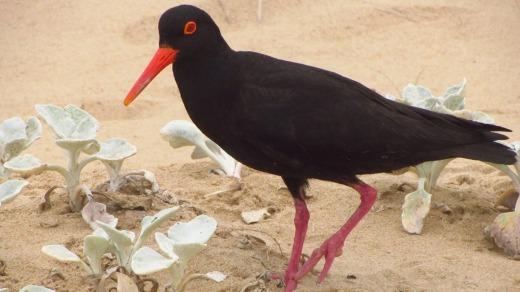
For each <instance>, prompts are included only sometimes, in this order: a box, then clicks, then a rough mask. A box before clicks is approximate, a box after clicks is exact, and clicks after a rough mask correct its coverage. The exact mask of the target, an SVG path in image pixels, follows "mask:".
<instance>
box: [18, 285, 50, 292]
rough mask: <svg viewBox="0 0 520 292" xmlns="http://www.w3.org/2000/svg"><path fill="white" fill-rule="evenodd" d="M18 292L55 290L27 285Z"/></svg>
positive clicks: (48, 291)
mask: <svg viewBox="0 0 520 292" xmlns="http://www.w3.org/2000/svg"><path fill="white" fill-rule="evenodd" d="M18 292H55V290H52V289H49V288H45V287H42V286H35V285H28V286H25V287H23V288H22V289H20V291H18Z"/></svg>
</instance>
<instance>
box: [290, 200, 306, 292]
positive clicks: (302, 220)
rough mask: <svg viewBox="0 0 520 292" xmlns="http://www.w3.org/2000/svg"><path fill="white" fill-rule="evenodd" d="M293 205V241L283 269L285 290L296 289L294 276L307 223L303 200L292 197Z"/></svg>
mask: <svg viewBox="0 0 520 292" xmlns="http://www.w3.org/2000/svg"><path fill="white" fill-rule="evenodd" d="M294 207H295V208H296V213H295V215H294V227H295V232H294V242H293V248H292V253H291V259H290V260H289V265H288V266H287V269H286V270H285V277H284V281H285V291H287V292H289V291H293V290H294V289H296V284H297V281H296V280H295V279H294V276H295V275H296V273H297V272H298V268H299V267H300V258H301V255H302V250H303V242H304V241H305V234H306V233H307V225H308V223H309V210H308V209H307V205H306V204H305V202H304V201H303V200H301V199H299V198H294Z"/></svg>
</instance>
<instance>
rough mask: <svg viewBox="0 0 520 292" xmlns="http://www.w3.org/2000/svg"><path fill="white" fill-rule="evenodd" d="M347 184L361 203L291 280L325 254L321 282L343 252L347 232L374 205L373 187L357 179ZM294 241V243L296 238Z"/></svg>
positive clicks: (303, 272) (308, 268)
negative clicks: (357, 194) (356, 193)
mask: <svg viewBox="0 0 520 292" xmlns="http://www.w3.org/2000/svg"><path fill="white" fill-rule="evenodd" d="M348 185H349V186H350V187H352V188H353V189H355V190H356V191H357V192H358V193H359V194H360V196H361V204H360V205H359V207H358V208H357V209H356V211H355V212H354V214H352V216H351V217H350V218H349V219H348V221H347V222H346V223H345V224H344V225H343V226H342V227H341V228H340V229H339V230H338V231H337V232H336V233H334V234H333V235H332V236H331V237H330V238H329V239H327V240H325V242H323V244H322V245H321V246H320V247H319V248H318V249H316V250H314V251H313V252H312V255H311V256H310V258H309V260H307V262H305V264H304V265H303V267H302V269H301V270H300V271H299V272H298V273H296V275H294V277H293V279H291V280H293V281H298V280H299V279H301V278H303V277H304V276H305V275H306V274H307V273H309V272H310V271H311V270H312V268H314V266H316V264H317V263H318V261H319V260H320V259H321V258H322V257H323V256H325V265H324V266H323V270H322V271H321V273H320V275H319V276H318V280H317V282H318V283H321V282H323V280H324V279H325V277H326V276H327V273H328V272H329V270H330V267H331V266H332V262H333V261H334V258H335V257H337V256H340V255H341V253H342V252H343V244H344V243H345V239H346V238H347V236H348V234H349V233H350V231H352V229H354V227H355V226H356V225H357V224H358V222H359V221H360V220H361V219H362V218H363V217H364V216H365V215H366V214H367V213H368V212H369V211H370V209H371V208H372V206H373V205H374V202H375V201H376V199H377V191H376V190H375V189H373V188H372V187H370V186H369V185H367V184H365V183H364V182H362V181H358V182H356V183H353V184H348ZM295 222H296V220H295ZM294 242H295V243H296V238H295V241H294ZM293 252H294V249H293ZM300 253H301V249H300ZM292 260H293V258H292V257H291V261H292ZM286 277H287V274H286ZM295 285H296V284H295Z"/></svg>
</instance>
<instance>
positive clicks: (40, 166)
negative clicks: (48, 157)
mask: <svg viewBox="0 0 520 292" xmlns="http://www.w3.org/2000/svg"><path fill="white" fill-rule="evenodd" d="M4 167H5V168H7V169H9V170H11V171H13V172H17V173H20V174H22V175H34V174H40V173H42V172H43V171H45V170H46V168H47V164H44V163H42V162H41V161H40V160H39V159H38V158H36V157H35V156H34V155H31V154H25V155H22V156H18V157H15V158H13V159H11V160H9V161H8V162H6V163H5V164H4Z"/></svg>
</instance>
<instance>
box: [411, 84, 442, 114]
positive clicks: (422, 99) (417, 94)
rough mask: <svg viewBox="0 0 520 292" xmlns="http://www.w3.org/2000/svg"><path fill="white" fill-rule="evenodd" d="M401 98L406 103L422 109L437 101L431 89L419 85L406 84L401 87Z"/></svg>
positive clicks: (430, 107) (430, 106)
mask: <svg viewBox="0 0 520 292" xmlns="http://www.w3.org/2000/svg"><path fill="white" fill-rule="evenodd" d="M403 98H404V100H405V102H406V103H407V104H409V105H412V106H415V107H420V108H424V109H432V108H433V106H434V105H435V104H436V103H438V101H437V99H436V98H435V97H433V94H432V93H431V91H430V90H429V89H428V88H426V87H424V86H420V85H412V84H408V85H407V86H406V87H405V88H404V89H403Z"/></svg>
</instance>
